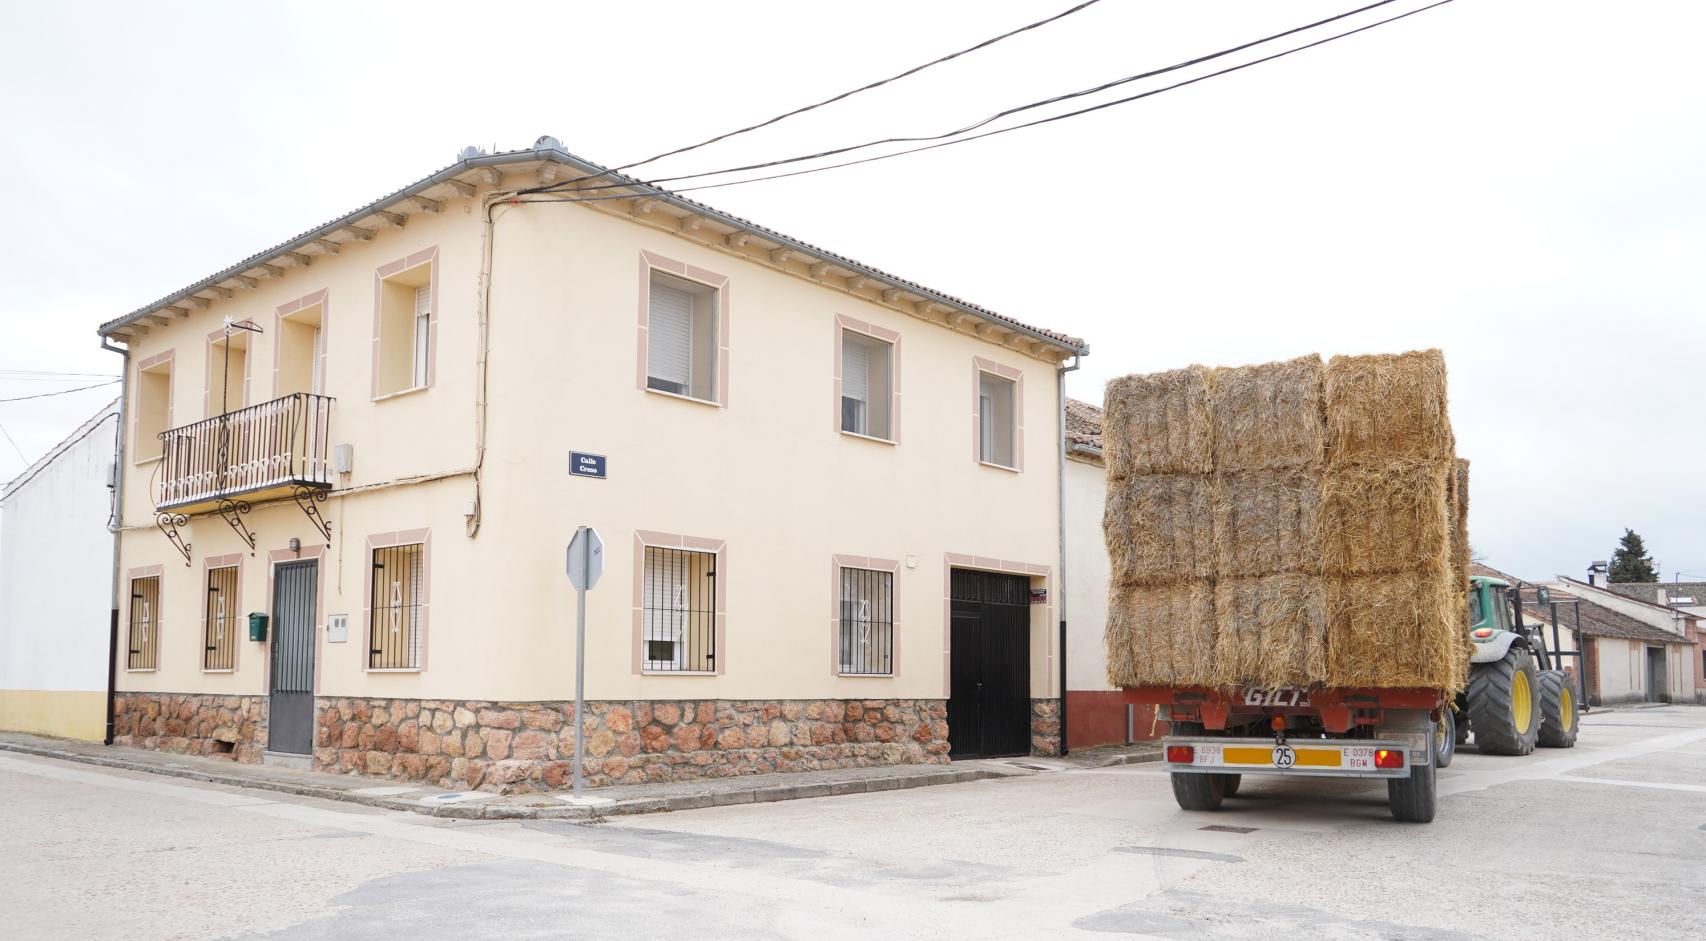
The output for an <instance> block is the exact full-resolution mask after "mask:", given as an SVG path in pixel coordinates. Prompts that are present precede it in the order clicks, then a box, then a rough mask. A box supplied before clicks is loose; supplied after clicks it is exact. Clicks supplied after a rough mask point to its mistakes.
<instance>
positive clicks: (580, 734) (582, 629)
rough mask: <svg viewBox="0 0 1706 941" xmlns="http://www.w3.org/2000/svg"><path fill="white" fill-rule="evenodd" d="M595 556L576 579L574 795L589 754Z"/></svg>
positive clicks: (580, 786)
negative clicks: (590, 597)
mask: <svg viewBox="0 0 1706 941" xmlns="http://www.w3.org/2000/svg"><path fill="white" fill-rule="evenodd" d="M585 532H586V527H585V526H582V527H580V530H579V531H578V532H576V533H575V535H576V536H577V537H578V538H585V535H584V534H585ZM591 562H592V553H590V552H588V553H584V554H583V555H582V556H581V559H580V563H581V570H580V572H579V573H578V574H579V575H580V576H581V577H580V578H578V579H576V581H578V582H579V583H580V584H579V586H578V587H576V588H575V781H574V795H575V796H576V797H580V796H581V791H582V790H583V789H584V788H585V787H586V782H585V781H584V780H583V779H582V778H581V757H582V755H583V754H584V752H585V751H586V719H585V715H586V586H587V582H588V581H589V580H590V579H589V577H588V576H589V574H590V573H589V569H591V568H592V565H591Z"/></svg>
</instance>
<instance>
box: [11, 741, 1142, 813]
mask: <svg viewBox="0 0 1706 941" xmlns="http://www.w3.org/2000/svg"><path fill="white" fill-rule="evenodd" d="M0 751H9V752H18V753H20V754H25V755H35V756H37V757H39V758H53V759H56V760H59V761H72V762H77V763H79V764H86V765H97V766H99V767H103V768H115V769H118V770H120V771H137V772H142V773H145V774H158V775H163V776H165V777H173V778H184V779H187V780H191V781H200V782H203V783H206V784H222V785H226V786H229V787H240V788H248V789H250V790H263V791H276V792H279V793H283V794H291V795H295V796H297V797H314V798H320V799H322V800H335V801H344V802H345V803H350V804H363V805H365V806H368V807H378V808H381V809H383V810H404V811H409V812H411V813H417V814H421V815H422V816H427V817H446V818H452V819H461V820H584V819H591V818H597V817H610V816H623V815H628V814H649V813H661V812H667V811H675V810H700V809H703V808H706V807H726V806H731V805H735V804H765V803H772V802H775V801H786V800H806V799H810V798H814V797H839V796H842V795H845V794H874V793H880V792H882V791H899V790H906V789H909V788H915V787H933V786H936V785H942V784H964V783H966V782H969V781H980V780H1001V779H1004V778H1007V777H1010V775H1005V774H999V773H996V772H994V771H987V770H983V769H975V768H961V769H958V770H949V771H933V772H928V773H925V774H911V775H906V776H904V777H891V778H870V779H866V780H855V781H832V782H816V783H802V784H768V785H756V786H753V787H750V788H742V789H739V790H733V791H720V792H714V793H708V794H682V795H679V796H675V797H637V798H629V799H627V800H617V801H615V802H614V803H611V804H608V805H604V806H600V807H567V806H552V805H544V806H538V807H526V806H516V805H514V804H480V803H468V804H444V805H437V806H435V805H430V804H423V803H421V801H420V800H419V799H418V798H417V799H402V798H398V797H378V796H374V795H368V794H358V793H356V792H354V791H347V790H342V789H340V788H334V787H323V786H320V785H316V784H296V783H292V782H289V781H273V780H268V779H265V778H246V777H243V776H241V775H231V774H218V773H216V772H209V771H201V770H198V769H195V768H182V767H165V766H161V765H156V764H151V763H149V762H142V761H130V760H126V759H125V758H123V757H114V756H107V755H86V754H82V753H80V752H70V751H61V750H59V749H56V748H42V747H40V746H36V745H25V744H22V743H18V742H6V741H0ZM1120 757H1122V758H1123V757H1128V756H1120ZM1129 757H1136V756H1129ZM1138 760H1155V759H1145V758H1142V757H1138ZM1109 763H1110V764H1125V763H1128V762H1123V761H1121V762H1109ZM1098 767H1100V766H1098ZM555 803H556V802H555V801H553V804H555Z"/></svg>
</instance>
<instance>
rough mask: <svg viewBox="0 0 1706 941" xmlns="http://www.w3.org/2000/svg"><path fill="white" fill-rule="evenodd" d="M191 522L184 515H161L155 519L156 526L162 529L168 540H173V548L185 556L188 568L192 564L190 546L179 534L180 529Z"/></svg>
mask: <svg viewBox="0 0 1706 941" xmlns="http://www.w3.org/2000/svg"><path fill="white" fill-rule="evenodd" d="M189 521H190V518H189V517H187V516H185V515H184V514H182V513H161V514H160V515H159V516H156V517H154V525H155V526H158V527H160V531H161V532H163V533H165V534H166V538H167V539H169V540H171V542H172V546H173V547H174V548H176V549H177V550H178V552H180V553H182V554H183V557H184V565H185V566H186V567H188V566H189V564H190V544H189V543H187V542H185V541H184V537H183V534H182V533H180V532H178V527H179V526H183V525H185V524H187V523H189Z"/></svg>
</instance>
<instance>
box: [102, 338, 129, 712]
mask: <svg viewBox="0 0 1706 941" xmlns="http://www.w3.org/2000/svg"><path fill="white" fill-rule="evenodd" d="M101 349H103V350H108V351H110V352H113V353H117V354H119V355H120V356H122V357H124V363H123V365H122V366H121V367H120V369H119V387H118V388H119V394H118V444H117V445H116V446H115V447H114V448H113V474H112V485H113V518H112V522H111V523H110V524H108V525H109V526H110V527H111V529H112V534H113V590H112V614H111V617H110V622H109V624H108V626H107V630H108V636H107V731H106V737H105V738H104V740H103V741H102V744H104V745H111V744H112V743H113V706H114V705H115V700H116V699H117V696H118V615H119V592H120V591H121V590H122V588H123V580H122V579H121V578H120V577H119V568H118V566H119V545H120V541H121V540H122V539H123V538H124V461H125V458H124V438H125V430H126V429H127V428H129V427H130V426H129V425H128V424H127V421H128V409H129V407H130V350H128V349H126V348H124V347H122V346H113V345H112V343H111V340H110V338H109V337H107V336H104V335H103V336H102V337H101Z"/></svg>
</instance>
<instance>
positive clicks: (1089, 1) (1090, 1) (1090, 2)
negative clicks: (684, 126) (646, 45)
mask: <svg viewBox="0 0 1706 941" xmlns="http://www.w3.org/2000/svg"><path fill="white" fill-rule="evenodd" d="M1100 2H1101V0H1085V2H1083V3H1080V4H1077V5H1076V6H1073V7H1069V8H1067V9H1065V10H1062V11H1061V12H1059V13H1056V14H1054V15H1053V16H1050V17H1047V18H1044V19H1040V20H1037V21H1036V22H1035V23H1027V24H1025V25H1024V26H1021V27H1019V28H1018V29H1011V30H1008V31H1007V32H1005V33H1002V34H1001V35H999V36H992V37H990V38H989V39H985V40H984V41H982V42H980V43H977V44H976V45H973V46H967V47H966V48H964V49H961V50H959V51H958V52H950V53H948V54H947V55H945V56H942V57H941V58H938V59H932V60H930V61H929V62H926V63H924V64H923V65H915V66H913V67H912V68H910V69H907V70H906V71H904V72H899V73H896V74H894V75H891V76H889V77H888V78H884V79H878V80H877V81H874V82H871V83H869V84H865V85H861V86H859V87H858V88H855V89H852V90H851V91H844V92H842V93H841V94H839V95H832V96H831V97H828V98H825V99H824V100H822V101H818V102H814V103H812V104H809V105H805V106H803V107H799V108H795V109H794V110H792V111H787V112H784V113H782V114H779V115H777V116H775V117H773V118H770V119H768V120H765V121H760V122H758V123H757V124H749V125H747V126H746V127H743V128H739V129H738V130H733V131H729V132H727V133H723V134H718V135H717V136H715V137H710V138H707V139H705V140H702V141H700V142H699V143H697V144H689V145H687V146H686V147H677V148H675V149H674V150H668V151H665V152H663V153H661V154H657V155H656V156H652V157H647V158H646V159H644V160H636V161H634V162H633V163H625V164H623V165H622V166H619V167H615V168H613V169H612V172H621V171H623V170H631V169H633V168H634V167H640V166H645V165H646V164H648V163H655V162H656V161H659V160H662V159H663V158H665V157H673V156H675V155H676V154H684V153H687V152H688V151H690V150H698V149H699V148H701V147H706V146H709V145H711V144H715V143H717V142H718V141H724V140H728V139H729V138H731V137H738V136H739V135H741V134H746V133H748V132H751V131H756V130H759V129H761V128H766V127H769V126H770V125H772V124H775V123H777V122H778V121H785V120H787V119H788V118H791V117H794V116H796V115H801V114H805V113H806V112H807V111H813V110H816V109H818V108H821V107H823V106H824V105H832V104H834V103H836V102H838V101H843V100H845V99H848V98H851V97H853V96H854V95H857V94H859V93H860V92H867V91H870V90H872V89H874V88H881V87H882V86H884V85H887V84H889V83H890V82H895V81H899V80H900V79H903V78H906V77H907V76H910V75H917V74H918V73H919V72H922V71H924V70H925V69H928V68H930V67H932V66H937V65H941V64H942V63H944V62H949V61H951V60H954V59H958V58H959V57H960V56H963V55H966V54H967V53H972V52H976V51H978V50H979V49H985V48H988V47H989V46H993V45H995V44H996V43H998V42H1000V41H1002V40H1003V39H1009V38H1011V37H1013V36H1017V35H1019V34H1020V33H1024V32H1028V31H1030V30H1033V29H1036V28H1037V27H1039V26H1047V25H1048V24H1050V23H1053V22H1054V21H1056V20H1061V19H1065V18H1066V17H1069V16H1071V15H1072V14H1074V13H1077V12H1079V11H1080V10H1083V9H1085V8H1086V7H1092V6H1095V5H1096V4H1098V3H1100Z"/></svg>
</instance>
